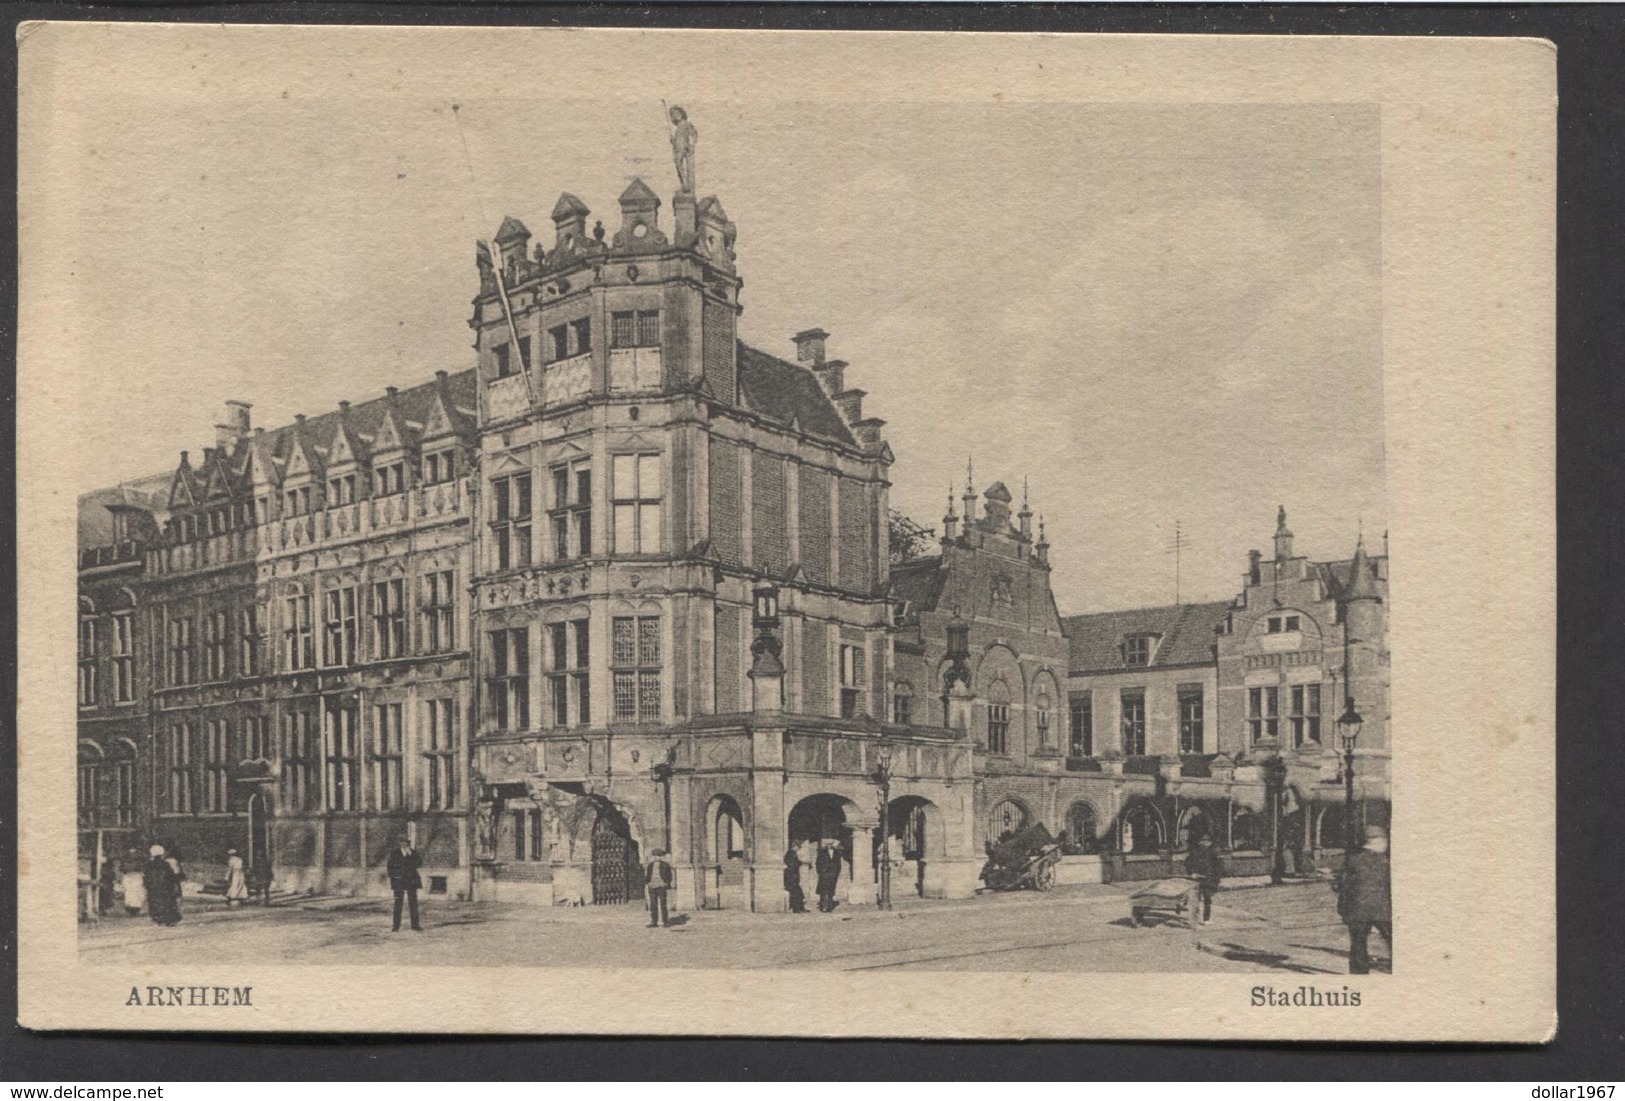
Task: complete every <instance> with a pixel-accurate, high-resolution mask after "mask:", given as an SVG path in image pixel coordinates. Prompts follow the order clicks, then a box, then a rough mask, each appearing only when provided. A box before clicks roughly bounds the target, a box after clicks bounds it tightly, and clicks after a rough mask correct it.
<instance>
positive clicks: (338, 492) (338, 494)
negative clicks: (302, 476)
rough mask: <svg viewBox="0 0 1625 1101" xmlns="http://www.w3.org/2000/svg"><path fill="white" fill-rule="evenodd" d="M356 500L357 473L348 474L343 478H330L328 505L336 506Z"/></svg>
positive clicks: (328, 483) (328, 481)
mask: <svg viewBox="0 0 1625 1101" xmlns="http://www.w3.org/2000/svg"><path fill="white" fill-rule="evenodd" d="M354 501H355V475H354V474H346V475H344V476H343V477H342V478H329V479H328V480H327V507H328V508H336V507H338V506H339V505H348V504H352V503H354Z"/></svg>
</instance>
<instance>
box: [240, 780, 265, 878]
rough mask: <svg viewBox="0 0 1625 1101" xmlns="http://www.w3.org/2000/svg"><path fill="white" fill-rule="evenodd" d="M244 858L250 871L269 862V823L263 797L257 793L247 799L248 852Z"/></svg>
mask: <svg viewBox="0 0 1625 1101" xmlns="http://www.w3.org/2000/svg"><path fill="white" fill-rule="evenodd" d="M245 857H246V862H247V864H248V867H249V868H250V869H252V868H254V867H255V866H256V865H258V864H260V863H262V862H263V863H265V864H269V863H270V861H271V822H270V817H269V815H267V814H266V806H265V796H263V795H261V794H259V793H258V792H256V793H254V794H253V795H251V796H249V797H248V852H247V853H246V854H245Z"/></svg>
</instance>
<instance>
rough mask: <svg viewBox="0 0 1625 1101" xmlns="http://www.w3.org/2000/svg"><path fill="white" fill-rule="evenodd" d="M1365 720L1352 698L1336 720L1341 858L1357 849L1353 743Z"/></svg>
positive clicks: (1358, 737)
mask: <svg viewBox="0 0 1625 1101" xmlns="http://www.w3.org/2000/svg"><path fill="white" fill-rule="evenodd" d="M1364 725H1365V719H1364V718H1362V717H1361V715H1360V713H1359V712H1358V711H1356V710H1354V697H1353V696H1350V697H1349V698H1348V704H1347V706H1346V707H1345V709H1344V711H1343V714H1342V715H1341V716H1339V717H1338V720H1337V736H1338V739H1339V740H1340V741H1341V742H1342V743H1343V783H1344V788H1343V818H1344V822H1343V856H1344V858H1345V859H1347V857H1348V854H1349V853H1351V852H1353V851H1354V850H1355V849H1356V848H1357V847H1358V842H1357V840H1356V838H1355V833H1354V743H1355V742H1357V741H1359V740H1360V727H1362V726H1364Z"/></svg>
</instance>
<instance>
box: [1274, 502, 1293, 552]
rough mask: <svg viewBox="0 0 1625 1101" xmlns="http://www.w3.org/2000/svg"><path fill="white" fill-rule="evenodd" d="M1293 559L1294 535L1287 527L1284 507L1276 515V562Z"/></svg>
mask: <svg viewBox="0 0 1625 1101" xmlns="http://www.w3.org/2000/svg"><path fill="white" fill-rule="evenodd" d="M1291 557H1292V533H1291V532H1290V531H1288V530H1287V526H1286V506H1285V505H1282V506H1280V508H1279V509H1278V510H1277V511H1276V513H1275V560H1276V561H1277V562H1285V561H1286V560H1287V559H1288V558H1291Z"/></svg>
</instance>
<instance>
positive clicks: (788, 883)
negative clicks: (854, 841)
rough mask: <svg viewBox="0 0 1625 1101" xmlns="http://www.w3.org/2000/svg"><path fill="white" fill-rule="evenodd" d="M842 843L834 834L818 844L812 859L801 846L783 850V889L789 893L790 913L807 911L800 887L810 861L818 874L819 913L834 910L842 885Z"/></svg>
mask: <svg viewBox="0 0 1625 1101" xmlns="http://www.w3.org/2000/svg"><path fill="white" fill-rule="evenodd" d="M842 859H843V857H842V853H841V843H840V842H839V841H837V840H835V839H834V838H833V837H826V838H824V840H823V841H821V842H819V844H818V851H817V852H816V853H815V854H814V855H813V857H812V859H811V860H810V861H809V860H808V859H807V858H806V854H805V853H804V852H803V846H802V845H791V846H790V847H789V848H788V849H786V850H785V851H784V889H785V891H786V893H788V894H789V896H790V912H791V913H792V914H805V913H806V912H807V894H806V891H805V890H804V889H803V888H802V886H801V872H802V869H803V868H804V867H806V866H807V865H808V864H809V863H810V864H811V865H812V867H813V871H814V872H816V873H817V876H818V879H817V887H816V890H817V892H818V912H819V913H822V914H828V913H833V912H834V910H835V907H836V906H837V905H839V904H838V903H837V902H836V901H835V892H836V891H837V890H839V889H840V886H841V861H842Z"/></svg>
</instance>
